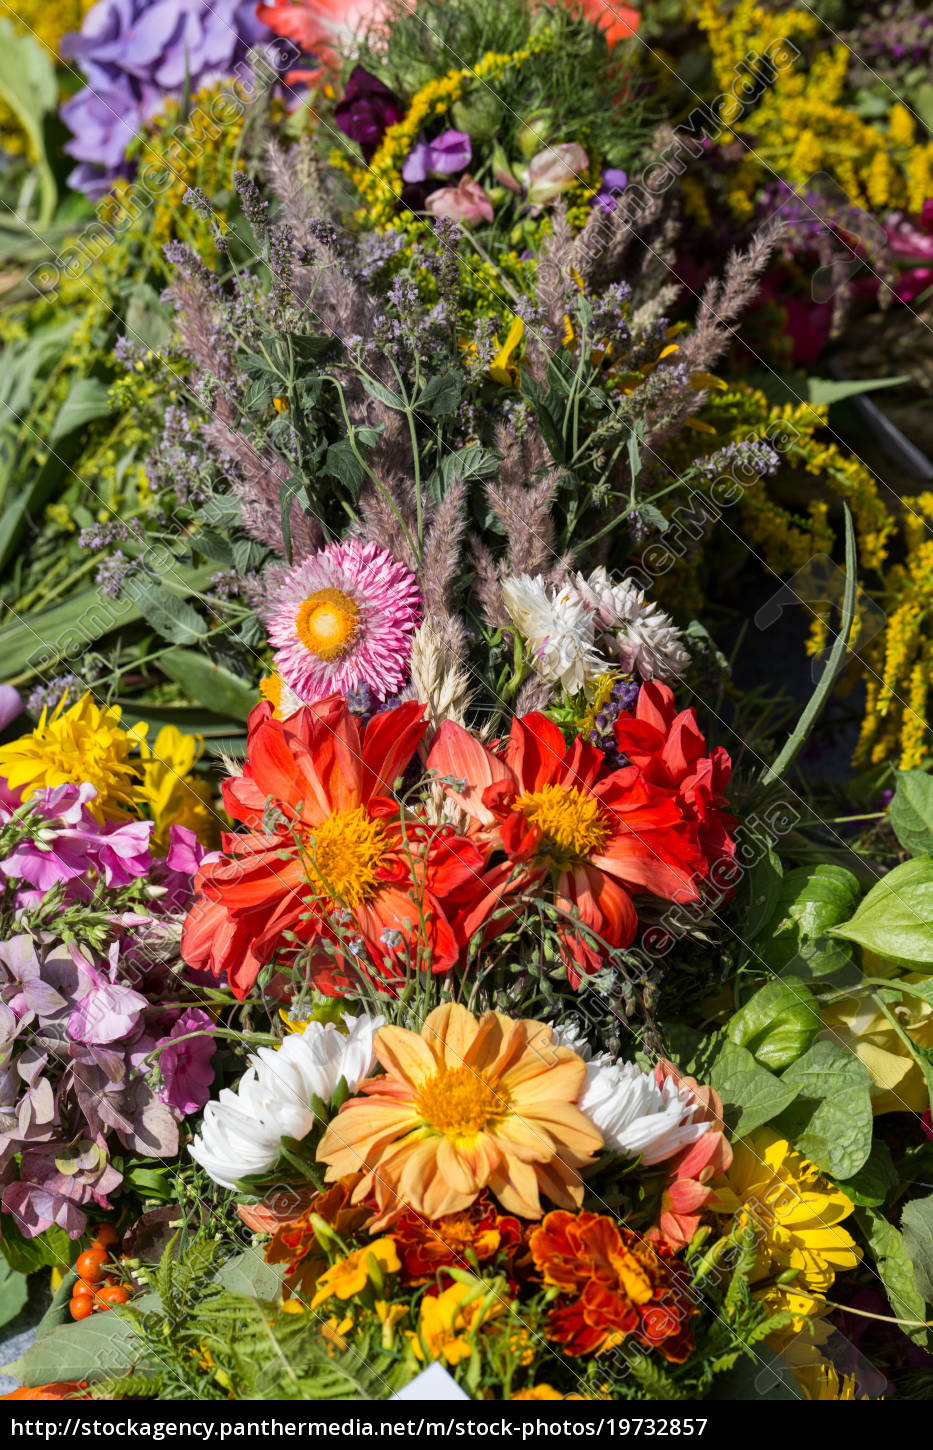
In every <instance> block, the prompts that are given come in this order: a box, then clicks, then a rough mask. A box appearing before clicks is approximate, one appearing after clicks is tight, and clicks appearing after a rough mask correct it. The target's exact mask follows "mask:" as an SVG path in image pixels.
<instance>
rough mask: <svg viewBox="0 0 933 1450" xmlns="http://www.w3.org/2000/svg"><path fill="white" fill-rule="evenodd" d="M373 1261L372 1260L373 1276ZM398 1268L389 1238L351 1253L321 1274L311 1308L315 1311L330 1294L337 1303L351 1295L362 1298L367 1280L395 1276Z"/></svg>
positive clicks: (374, 1240) (392, 1243) (399, 1265)
mask: <svg viewBox="0 0 933 1450" xmlns="http://www.w3.org/2000/svg"><path fill="white" fill-rule="evenodd" d="M372 1260H375V1272H374V1265H373V1263H372V1262H371V1261H372ZM401 1267H402V1266H401V1263H400V1262H399V1257H398V1254H397V1253H396V1252H395V1240H394V1239H393V1238H388V1237H386V1238H382V1239H373V1241H372V1243H369V1244H364V1245H363V1247H362V1248H361V1249H354V1251H353V1253H352V1254H347V1255H346V1257H345V1258H343V1259H338V1260H337V1262H336V1264H331V1266H330V1268H329V1269H325V1270H324V1273H323V1274H322V1275H321V1277H320V1278H319V1279H318V1281H317V1285H316V1286H315V1290H314V1298H313V1299H312V1300H311V1308H312V1309H316V1308H317V1307H318V1305H319V1304H323V1303H324V1302H325V1301H326V1300H327V1299H329V1298H330V1297H331V1295H332V1294H336V1295H337V1298H338V1299H352V1298H353V1296H354V1295H356V1294H362V1292H363V1290H364V1289H365V1288H366V1285H367V1284H368V1283H369V1281H370V1279H373V1280H374V1282H378V1280H379V1279H380V1278H381V1275H382V1272H383V1271H384V1272H385V1273H387V1274H397V1273H398V1271H399V1269H400V1268H401Z"/></svg>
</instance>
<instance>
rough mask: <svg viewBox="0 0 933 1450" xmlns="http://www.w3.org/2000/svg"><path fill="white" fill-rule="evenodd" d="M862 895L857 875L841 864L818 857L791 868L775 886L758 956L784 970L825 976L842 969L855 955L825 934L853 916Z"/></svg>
mask: <svg viewBox="0 0 933 1450" xmlns="http://www.w3.org/2000/svg"><path fill="white" fill-rule="evenodd" d="M769 880H773V876H771V877H769ZM859 896H860V890H859V883H858V879H857V878H856V877H855V876H854V875H853V874H852V872H851V871H846V870H845V869H844V868H843V867H841V866H833V865H828V864H826V863H825V862H820V863H819V864H818V865H816V866H798V867H796V868H795V869H794V870H792V871H788V872H787V874H786V875H785V876H784V877H783V880H781V882H780V884H779V885H775V887H774V888H773V894H772V896H771V898H770V900H771V902H772V903H773V910H772V913H771V915H770V916H769V917H768V924H767V927H766V929H765V930H763V931H762V932H761V935H760V936H758V937H757V938H756V940H755V942H754V945H753V952H754V955H755V956H756V957H758V958H760V960H761V962H762V963H763V964H764V965H765V966H766V967H768V968H770V969H771V970H772V971H775V972H779V973H781V974H782V975H783V974H784V973H788V972H789V973H790V974H792V975H793V976H794V977H801V976H807V977H815V978H822V977H827V976H829V975H831V974H832V973H834V972H839V971H841V970H843V969H844V968H845V967H846V966H848V965H849V964H850V963H851V956H850V954H849V952H848V950H847V949H846V948H845V947H843V946H842V945H840V943H838V942H835V941H833V940H831V939H830V938H829V937H828V936H827V935H826V933H827V930H828V928H829V927H832V926H838V925H840V924H841V923H842V922H844V921H846V920H847V919H848V918H849V917H850V916H851V915H852V912H853V911H854V909H855V907H856V904H857V902H858V899H859Z"/></svg>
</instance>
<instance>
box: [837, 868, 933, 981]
mask: <svg viewBox="0 0 933 1450" xmlns="http://www.w3.org/2000/svg"><path fill="white" fill-rule="evenodd" d="M829 935H830V936H837V937H842V938H843V939H844V940H846V941H854V942H858V944H859V946H862V947H865V948H866V949H867V950H868V951H870V952H874V953H875V955H876V956H878V957H881V958H882V959H883V960H885V961H889V962H896V963H897V965H898V966H902V967H912V968H913V969H914V970H915V971H924V972H933V856H917V857H915V858H914V860H913V861H904V862H903V863H902V864H901V865H900V866H895V868H894V870H893V871H891V872H889V873H888V875H887V876H883V877H882V878H881V880H880V881H878V882H877V883H876V884H875V885H874V886H873V887H872V888H871V890H870V891H869V893H868V895H867V896H866V897H865V898H864V900H863V901H862V902H861V904H860V906H859V907H858V909H857V910H856V912H855V914H854V916H852V917H851V918H850V919H849V920H848V921H847V922H845V923H843V924H842V925H840V926H835V927H831V928H830V929H829Z"/></svg>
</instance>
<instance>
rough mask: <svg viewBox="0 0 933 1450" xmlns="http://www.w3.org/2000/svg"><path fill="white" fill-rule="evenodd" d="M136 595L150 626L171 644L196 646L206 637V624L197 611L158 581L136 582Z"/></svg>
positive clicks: (134, 587) (143, 580)
mask: <svg viewBox="0 0 933 1450" xmlns="http://www.w3.org/2000/svg"><path fill="white" fill-rule="evenodd" d="M133 596H134V598H135V600H136V603H137V604H138V605H139V606H140V608H141V609H142V612H143V615H144V617H145V619H146V621H147V623H148V624H150V625H151V626H152V628H153V629H154V630H155V631H156V633H157V634H160V635H161V636H162V638H163V639H167V640H169V642H170V643H171V644H195V643H197V642H198V641H200V640H202V639H203V638H204V636H205V635H206V633H207V625H206V624H205V623H204V620H203V619H202V618H201V616H200V614H198V612H197V610H196V609H193V608H192V607H191V605H190V604H189V603H188V602H187V600H184V599H179V597H178V595H177V594H172V593H170V591H169V590H168V589H166V588H165V586H164V585H162V584H160V583H159V581H158V580H157V579H139V580H137V581H136V582H135V584H134V586H133Z"/></svg>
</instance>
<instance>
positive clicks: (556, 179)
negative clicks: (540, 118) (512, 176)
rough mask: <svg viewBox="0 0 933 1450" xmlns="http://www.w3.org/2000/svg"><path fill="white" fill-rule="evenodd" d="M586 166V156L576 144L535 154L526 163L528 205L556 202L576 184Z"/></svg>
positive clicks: (565, 143) (571, 142)
mask: <svg viewBox="0 0 933 1450" xmlns="http://www.w3.org/2000/svg"><path fill="white" fill-rule="evenodd" d="M589 164H590V163H589V157H588V156H587V154H586V152H585V151H584V149H583V147H582V146H580V145H578V144H577V142H576V141H565V142H563V143H562V144H561V145H560V146H548V147H547V148H546V149H545V150H544V151H539V152H538V154H537V156H533V157H532V158H531V161H530V162H529V164H528V193H527V199H528V205H529V206H533V207H542V206H548V205H549V203H550V202H552V201H556V200H557V198H558V197H559V196H561V195H562V194H563V193H564V192H565V191H569V189H570V187H571V186H573V185H574V183H575V182H576V181H579V179H580V177H581V176H582V175H583V173H584V172H585V171H586V168H587V167H588V166H589Z"/></svg>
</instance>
